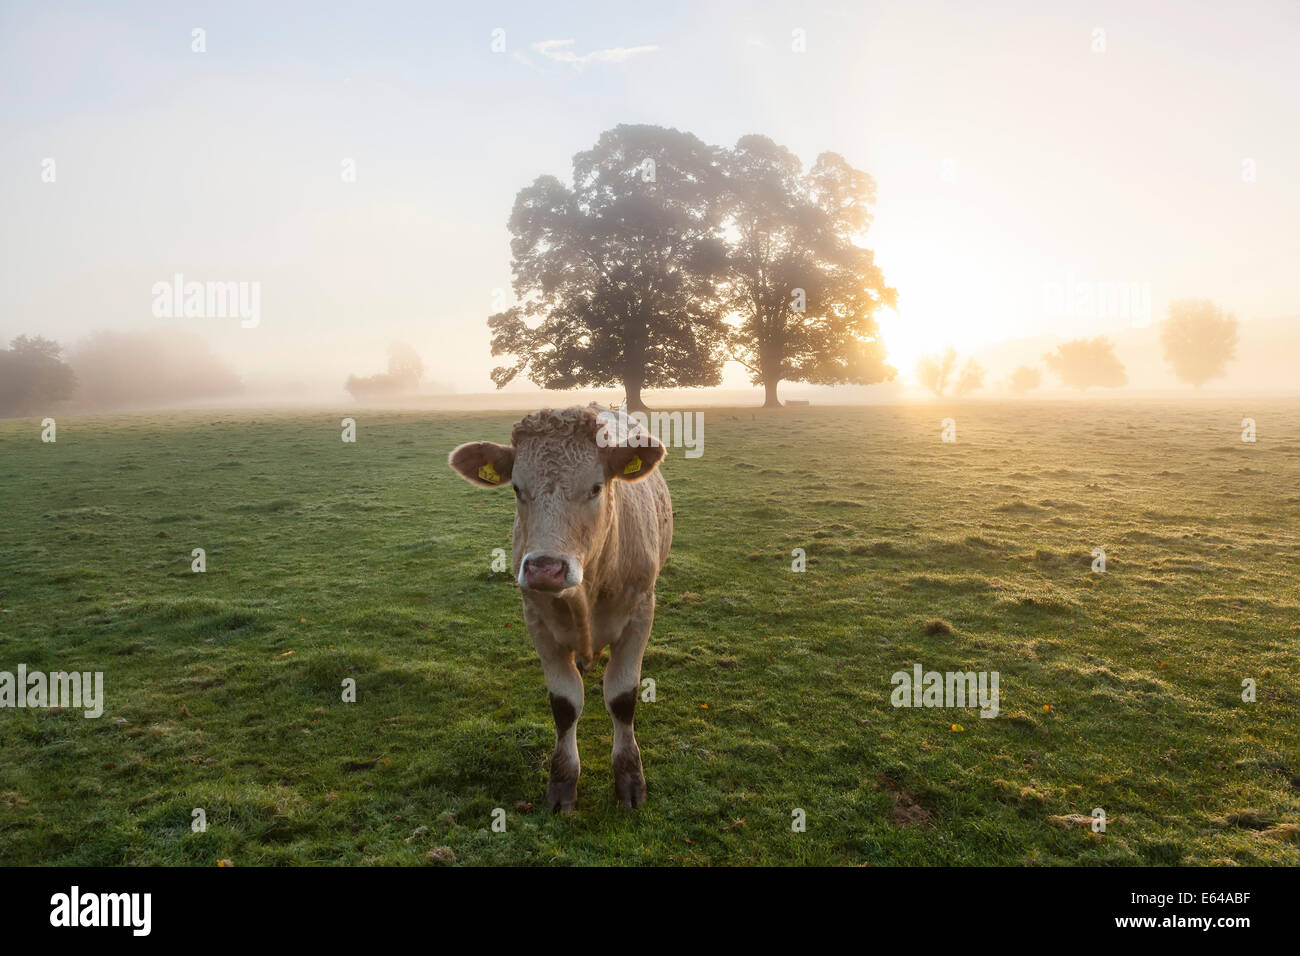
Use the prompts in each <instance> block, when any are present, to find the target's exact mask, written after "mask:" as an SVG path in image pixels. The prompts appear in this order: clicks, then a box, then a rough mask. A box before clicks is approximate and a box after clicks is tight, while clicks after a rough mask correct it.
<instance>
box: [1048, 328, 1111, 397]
mask: <svg viewBox="0 0 1300 956" xmlns="http://www.w3.org/2000/svg"><path fill="white" fill-rule="evenodd" d="M1043 361H1044V362H1046V363H1047V367H1048V368H1049V369H1051V370H1052V372H1053V373H1054V374H1056V375H1057V376H1058V377H1059V378H1060V379H1061V381H1062V382H1063V383H1064V384H1066V385H1069V386H1070V387H1071V388H1077V389H1081V390H1082V389H1086V388H1091V387H1092V386H1094V385H1100V386H1102V387H1104V388H1117V387H1118V386H1120V385H1126V384H1128V373H1126V372H1125V371H1124V365H1123V363H1122V362H1120V360H1119V358H1118V357H1117V356H1116V355H1115V344H1114V343H1113V342H1111V340H1110V339H1108V338H1106V337H1105V336H1104V335H1100V336H1098V337H1097V338H1095V339H1073V340H1071V341H1069V342H1064V343H1062V344H1061V345H1059V346H1057V349H1056V351H1055V352H1049V353H1047V354H1046V355H1044V356H1043Z"/></svg>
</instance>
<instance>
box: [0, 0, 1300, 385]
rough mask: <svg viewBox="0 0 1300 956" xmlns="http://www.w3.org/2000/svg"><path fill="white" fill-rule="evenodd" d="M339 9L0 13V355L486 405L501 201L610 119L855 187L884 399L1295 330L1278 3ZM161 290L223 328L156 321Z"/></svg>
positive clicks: (1032, 0)
mask: <svg viewBox="0 0 1300 956" xmlns="http://www.w3.org/2000/svg"><path fill="white" fill-rule="evenodd" d="M349 6H352V7H353V8H352V9H348V10H345V9H343V8H342V5H339V6H338V8H337V9H335V8H334V7H333V5H331V4H321V3H301V4H295V3H281V4H265V3H222V4H186V3H156V4H145V3H119V4H113V5H107V4H63V3H58V2H41V3H23V2H4V3H3V4H0V130H2V131H3V135H0V208H3V213H4V214H3V216H0V336H3V337H4V338H5V339H6V340H7V339H9V338H10V337H12V336H14V335H17V334H20V333H41V334H45V335H49V336H52V337H55V338H57V339H59V340H60V341H62V342H64V343H66V344H71V343H72V342H75V341H76V340H77V339H78V338H79V337H81V336H84V335H86V334H87V333H89V332H91V331H93V330H97V329H145V328H156V327H158V326H160V325H169V324H171V325H176V326H178V327H183V328H185V329H187V330H191V331H197V332H199V333H200V334H202V335H203V336H204V337H205V338H207V339H208V340H209V341H210V342H211V343H212V344H213V346H214V348H216V349H217V350H218V352H219V353H220V354H221V355H223V356H225V357H226V358H228V359H229V360H230V362H231V363H232V364H233V365H234V366H235V367H236V368H237V369H238V370H239V371H240V372H241V373H243V374H244V375H245V376H246V378H247V379H248V380H249V381H250V382H251V383H255V384H256V383H269V382H273V381H295V382H306V383H311V384H312V385H313V386H316V385H319V387H322V388H330V389H334V390H338V389H339V388H340V387H341V385H342V382H343V379H344V378H345V377H346V376H347V375H348V374H349V373H353V372H355V373H359V374H368V373H373V372H376V371H381V370H382V369H383V367H384V364H385V361H386V354H387V349H388V346H389V344H390V343H391V342H392V341H394V340H401V341H405V342H409V343H410V344H411V345H412V346H413V347H414V348H415V349H416V350H417V351H418V352H419V353H420V354H421V356H422V357H423V359H424V362H425V365H426V368H427V371H428V376H429V377H430V378H431V379H433V380H435V381H437V382H439V383H442V384H444V385H448V386H451V387H453V388H455V389H456V390H457V391H460V392H483V391H490V390H491V389H492V385H491V382H490V380H489V379H488V373H489V372H490V370H491V369H492V367H493V366H494V365H495V364H497V362H496V360H494V359H493V358H492V357H491V355H490V353H489V348H488V342H489V334H488V329H487V325H486V318H487V316H488V315H489V314H490V313H491V312H492V311H494V310H495V308H497V307H499V303H500V301H501V296H502V295H503V294H506V295H507V296H508V290H509V286H510V278H511V276H510V254H509V241H510V236H509V232H508V230H507V228H506V223H507V219H508V217H509V214H510V209H511V205H512V203H513V201H514V197H515V194H516V192H517V191H518V190H519V189H520V188H521V187H523V186H525V185H527V184H529V183H530V182H531V181H532V180H533V179H535V178H536V177H537V176H539V175H543V174H552V175H556V176H559V177H561V178H562V179H566V180H567V178H568V175H569V171H570V163H571V160H572V157H573V154H574V153H576V152H579V151H581V150H584V149H587V148H590V146H592V145H593V144H594V142H595V141H596V139H597V137H598V136H599V134H600V133H601V132H602V131H603V130H605V129H608V128H610V127H612V126H615V125H617V124H619V123H654V124H659V125H664V126H670V127H675V128H678V129H682V130H687V131H690V132H692V133H694V134H696V135H697V136H699V137H700V138H701V139H703V140H705V141H707V142H711V143H716V144H720V145H731V144H734V143H735V141H736V140H737V139H738V138H739V137H741V136H742V135H745V134H749V133H761V134H764V135H767V136H769V137H771V138H772V139H774V140H776V141H777V142H778V143H781V144H782V145H785V146H787V147H788V148H790V149H791V150H793V151H794V152H795V153H796V154H798V155H799V156H800V157H801V158H802V159H803V160H804V161H805V162H806V163H809V164H810V163H811V162H812V161H813V160H814V159H815V158H816V156H817V155H818V154H819V153H820V152H822V151H826V150H830V151H835V152H838V153H840V154H842V155H843V156H844V157H845V158H846V159H848V160H849V162H851V163H852V164H854V165H855V166H857V167H859V168H861V169H864V170H866V171H867V172H869V173H870V174H871V175H872V176H874V177H875V179H876V182H877V186H878V204H877V207H876V211H875V221H874V224H873V226H872V228H871V231H870V232H869V234H868V244H869V245H870V246H871V247H872V248H873V249H875V250H876V257H877V261H878V262H879V263H880V265H881V267H882V268H883V270H884V273H885V277H886V280H887V281H888V282H889V283H890V284H891V285H893V286H894V287H895V288H897V289H898V292H899V304H898V308H897V310H896V311H895V312H889V313H885V314H884V315H882V317H881V329H882V334H883V336H884V340H885V344H886V346H887V349H888V351H889V355H890V361H891V362H892V363H893V364H894V365H895V366H897V367H898V368H899V369H900V371H901V372H902V373H903V377H904V379H905V380H907V379H910V378H911V377H912V368H913V366H914V364H915V361H916V359H917V358H918V357H919V356H920V355H922V354H924V353H928V352H933V351H936V350H937V349H939V348H940V347H942V346H945V345H949V344H951V345H954V346H956V347H957V348H958V349H960V350H974V349H979V348H986V347H988V346H991V345H994V344H996V343H998V342H1001V341H1003V340H1007V339H1022V338H1035V337H1040V336H1048V335H1062V336H1073V335H1080V334H1089V335H1093V334H1100V333H1105V332H1111V331H1116V332H1118V331H1121V330H1124V329H1128V328H1131V327H1133V326H1134V325H1140V324H1143V323H1146V322H1158V321H1159V320H1160V319H1161V318H1162V317H1163V314H1164V311H1165V309H1166V307H1167V305H1168V303H1169V301H1170V300H1172V299H1178V298H1187V297H1208V298H1212V299H1214V300H1215V301H1217V302H1219V303H1220V304H1222V305H1223V306H1224V307H1226V308H1227V309H1229V310H1230V311H1232V312H1233V313H1234V314H1236V315H1237V316H1238V318H1240V319H1243V320H1246V321H1250V320H1256V319H1279V318H1283V317H1289V316H1300V283H1297V281H1296V265H1295V263H1296V259H1297V252H1298V251H1300V249H1298V248H1297V247H1298V245H1300V243H1298V242H1297V238H1296V236H1297V229H1296V226H1295V224H1296V222H1297V221H1300V181H1298V177H1297V170H1300V122H1297V120H1298V119H1300V115H1298V114H1300V108H1298V107H1297V98H1296V90H1298V89H1300V56H1297V55H1296V53H1295V51H1296V49H1297V40H1300V5H1297V4H1295V3H1294V0H1290V2H1252V3H1245V4H1234V5H1232V6H1231V7H1228V6H1224V5H1223V4H1215V3H1202V2H1182V3H1177V4H1174V3H1162V2H1135V0H1127V2H1088V3H1084V2H1068V0H1067V2H1059V3H1044V2H1041V0H1024V2H1019V0H1010V2H1000V3H998V4H996V5H982V4H972V3H964V2H936V0H917V2H888V3H885V2H882V3H814V2H803V3H794V2H786V3H728V2H719V3H701V2H693V3H692V2H683V3H678V2H656V3H653V4H617V5H610V4H608V3H605V4H601V3H591V4H578V3H550V4H545V5H540V4H492V3H477V4H473V5H470V4H463V3H458V4H437V3H433V4H431V3H411V4H390V3H382V2H375V3H367V4H363V5H349ZM543 6H544V7H545V9H543ZM984 7H987V9H982V8H984ZM196 29H198V30H202V31H203V33H202V39H203V45H204V47H205V49H204V50H203V52H196V51H195V50H194V49H193V45H194V43H195V33H194V31H195V30H196ZM497 31H502V32H497ZM795 31H802V33H801V34H797V33H796V32H795ZM800 36H802V38H803V43H804V49H802V50H797V49H796V48H795V47H796V46H797V45H798V43H797V39H798V38H799V37H800ZM494 46H495V47H497V48H498V49H495V50H494ZM502 47H503V48H502ZM49 160H53V166H52V169H53V181H52V182H51V181H46V179H47V178H48V172H47V170H49V169H50V168H51V167H50V166H49V163H48V161H49ZM349 162H350V163H351V166H350V167H345V164H347V163H349ZM345 168H350V169H352V170H354V171H355V177H354V181H347V178H346V177H345V175H344V171H345ZM177 273H180V274H182V275H183V276H185V278H186V279H187V280H198V281H239V282H248V283H258V285H259V289H260V320H259V322H258V324H257V326H256V327H255V328H244V327H242V324H241V322H240V321H239V319H238V318H222V317H205V318H184V317H164V318H161V319H160V318H159V317H158V316H157V315H155V314H154V310H153V304H154V298H155V295H154V286H155V284H156V283H159V282H170V281H171V280H172V277H173V276H174V275H176V274H177ZM1103 287H1104V288H1107V289H1110V290H1117V289H1120V288H1122V289H1124V290H1126V291H1127V292H1129V293H1131V295H1130V298H1129V301H1128V302H1127V303H1123V304H1121V305H1120V307H1118V308H1116V309H1113V310H1111V312H1112V314H1103V315H1098V314H1097V312H1098V310H1097V309H1094V308H1092V307H1091V306H1090V305H1089V297H1090V294H1091V293H1092V292H1095V291H1097V290H1100V289H1102V288H1103ZM1125 305H1126V306H1127V307H1125ZM1102 311H1105V310H1102ZM745 382H746V380H745V377H744V375H743V373H741V371H740V370H739V369H736V368H733V369H730V370H729V372H728V375H727V378H726V381H725V384H728V385H744V384H745ZM512 387H519V388H522V389H527V388H528V387H529V386H527V385H526V384H521V385H520V386H512ZM340 394H341V392H340Z"/></svg>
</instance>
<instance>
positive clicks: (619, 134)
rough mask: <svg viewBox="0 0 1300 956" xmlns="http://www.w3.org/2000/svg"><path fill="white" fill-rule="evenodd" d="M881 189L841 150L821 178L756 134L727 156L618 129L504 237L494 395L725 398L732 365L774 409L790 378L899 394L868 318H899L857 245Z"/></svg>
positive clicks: (520, 210)
mask: <svg viewBox="0 0 1300 956" xmlns="http://www.w3.org/2000/svg"><path fill="white" fill-rule="evenodd" d="M875 198H876V186H875V182H874V181H873V180H872V178H871V177H870V176H869V175H867V174H866V173H865V172H862V171H861V170H858V169H855V168H853V167H852V166H851V165H849V163H847V162H846V161H845V160H844V158H843V157H841V156H839V155H838V154H836V153H829V152H828V153H822V154H821V155H820V156H818V157H817V159H816V161H815V162H814V163H813V164H812V166H811V168H809V169H804V167H803V164H802V163H801V162H800V160H799V158H798V157H797V156H795V155H794V154H793V153H791V152H790V151H789V150H787V149H785V148H784V147H781V146H779V145H777V144H776V143H774V142H773V141H772V140H770V139H768V138H766V137H763V136H745V137H742V138H741V139H740V141H739V142H738V143H737V144H736V145H735V146H734V147H733V148H730V149H728V148H723V147H717V146H711V145H708V144H706V143H704V142H702V141H700V140H699V139H698V138H696V137H695V136H693V135H691V134H689V133H683V132H679V131H677V130H674V129H665V128H663V127H659V126H626V125H625V126H618V127H616V128H614V129H612V130H608V131H607V132H605V133H603V134H602V135H601V136H600V138H599V140H598V141H597V143H596V145H595V146H594V147H593V148H592V149H590V150H588V151H586V152H582V153H579V154H577V155H576V156H575V157H574V159H573V173H572V184H571V185H569V184H565V183H563V182H561V181H560V180H558V179H556V178H555V177H553V176H541V177H539V178H538V179H537V180H536V181H534V182H533V184H532V185H530V186H527V187H525V188H524V189H522V190H520V192H519V194H518V195H517V196H516V198H515V204H514V210H513V212H512V213H511V216H510V222H509V228H510V232H511V235H512V237H513V238H512V240H511V253H512V268H513V275H514V292H515V299H516V302H517V304H516V305H514V306H512V307H511V308H508V309H505V310H504V311H501V312H498V313H496V314H494V315H492V316H491V317H490V318H489V319H488V325H489V328H490V329H491V331H492V354H493V355H494V356H499V357H505V358H506V359H507V361H506V363H505V364H503V365H501V366H499V367H497V368H496V369H494V370H493V372H492V379H493V381H494V382H495V383H496V385H497V387H498V388H503V387H504V386H505V385H506V384H508V383H509V382H511V381H513V380H514V379H515V378H516V377H517V376H519V375H524V376H526V377H527V378H529V379H531V380H532V381H533V382H534V383H536V384H537V385H540V386H542V387H543V388H555V389H571V388H583V387H588V388H590V387H607V386H612V385H621V386H622V387H623V389H624V390H625V393H626V396H627V404H628V407H629V408H630V409H633V410H639V409H644V408H645V403H644V400H643V398H642V392H643V390H645V389H650V388H682V387H707V386H714V385H717V384H719V382H720V381H721V378H722V368H723V365H724V363H725V362H726V361H727V360H734V361H736V362H738V363H740V364H741V365H743V366H744V367H745V368H746V369H748V370H749V374H750V378H751V380H752V381H753V382H754V383H755V384H757V385H761V386H763V389H764V393H765V403H764V404H765V405H767V406H776V405H779V404H780V403H779V401H778V399H777V387H778V385H779V384H780V383H781V382H783V381H796V382H809V383H815V384H837V383H856V384H871V383H875V382H882V381H886V380H889V379H892V378H893V377H894V375H895V374H896V372H895V370H894V369H893V368H891V367H890V366H889V365H887V364H886V363H885V351H884V347H883V345H882V344H881V342H880V339H879V331H878V328H877V325H876V314H877V312H878V311H879V310H880V309H881V308H882V307H885V306H891V305H893V304H894V303H895V300H896V293H895V291H894V290H893V289H892V288H890V287H889V286H887V285H886V283H885V280H884V276H883V275H882V273H881V271H880V269H879V267H877V265H876V263H875V258H874V255H873V253H872V252H871V250H870V249H868V248H866V247H865V246H864V245H863V244H862V240H863V238H864V236H865V233H866V231H867V229H868V227H869V226H870V224H871V205H872V203H873V202H874V201H875Z"/></svg>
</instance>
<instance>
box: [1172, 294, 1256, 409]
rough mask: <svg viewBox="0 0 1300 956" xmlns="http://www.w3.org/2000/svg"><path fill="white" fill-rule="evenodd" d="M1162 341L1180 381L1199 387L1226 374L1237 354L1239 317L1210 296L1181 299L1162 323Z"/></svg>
mask: <svg viewBox="0 0 1300 956" xmlns="http://www.w3.org/2000/svg"><path fill="white" fill-rule="evenodd" d="M1160 344H1161V345H1162V346H1163V347H1164V352H1165V361H1166V362H1168V363H1169V364H1170V365H1172V366H1173V369H1174V374H1175V375H1176V376H1178V380H1179V381H1180V382H1186V383H1188V384H1189V385H1195V386H1196V387H1197V388H1200V387H1201V386H1202V385H1204V384H1205V383H1206V382H1208V381H1210V380H1211V379H1215V378H1222V377H1223V376H1224V375H1226V374H1227V370H1228V363H1229V362H1231V361H1232V360H1233V359H1234V358H1235V357H1236V354H1237V320H1236V319H1235V318H1234V317H1233V316H1232V315H1230V314H1228V313H1227V312H1225V311H1224V310H1223V309H1221V308H1219V306H1217V305H1215V304H1214V303H1213V302H1211V301H1210V300H1209V299H1182V300H1180V301H1177V302H1173V303H1171V304H1170V306H1169V318H1168V319H1166V320H1165V321H1164V322H1162V323H1161V324H1160Z"/></svg>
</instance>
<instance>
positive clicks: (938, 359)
mask: <svg viewBox="0 0 1300 956" xmlns="http://www.w3.org/2000/svg"><path fill="white" fill-rule="evenodd" d="M1160 344H1161V349H1162V351H1163V354H1164V358H1165V361H1166V362H1167V363H1168V364H1169V366H1170V367H1171V369H1172V370H1173V372H1174V375H1175V377H1176V378H1177V379H1178V380H1179V381H1180V382H1185V383H1187V384H1189V385H1194V386H1196V387H1197V388H1199V387H1200V386H1202V385H1204V384H1205V383H1206V382H1208V381H1211V380H1212V379H1216V378H1222V377H1223V376H1224V375H1226V374H1227V370H1228V363H1229V362H1231V361H1232V360H1233V359H1234V358H1235V357H1236V352H1237V320H1236V318H1234V317H1233V316H1232V315H1230V314H1228V313H1227V312H1225V311H1224V310H1223V309H1222V308H1220V307H1219V306H1217V305H1215V304H1214V303H1213V302H1211V301H1209V300H1208V299H1182V300H1179V301H1176V302H1173V303H1171V304H1170V306H1169V317H1168V318H1167V319H1166V320H1165V321H1164V322H1162V323H1160ZM1043 363H1044V364H1045V365H1046V367H1047V368H1048V370H1050V371H1051V372H1052V373H1053V374H1054V375H1056V377H1057V378H1059V379H1060V380H1061V384H1063V385H1066V386H1068V387H1070V388H1077V389H1079V390H1081V391H1082V390H1086V389H1089V388H1119V387H1121V386H1124V385H1127V384H1128V373H1127V372H1126V371H1125V370H1124V363H1123V362H1121V361H1120V360H1119V356H1117V355H1116V354H1115V343H1114V342H1112V341H1111V340H1110V339H1108V338H1106V337H1105V336H1097V337H1095V338H1091V339H1088V338H1080V339H1072V340H1070V341H1068V342H1062V343H1061V344H1060V345H1058V346H1057V347H1056V349H1054V350H1053V351H1051V352H1049V353H1047V354H1046V355H1044V356H1043ZM916 377H917V380H918V381H919V382H920V383H921V384H922V385H924V386H925V387H926V388H928V389H929V390H930V391H931V392H933V393H934V394H935V396H937V397H942V396H944V395H947V394H951V395H953V396H956V397H959V396H962V395H966V394H969V393H970V392H973V391H976V390H978V389H979V388H981V387H983V385H984V369H983V368H982V367H981V366H980V365H979V363H978V362H976V361H975V360H974V359H968V360H967V361H966V364H965V365H964V366H962V369H961V371H960V373H959V372H958V371H957V352H956V350H955V349H953V348H948V349H947V350H945V351H944V352H941V353H938V354H935V355H926V356H923V357H922V358H921V359H920V360H919V361H918V362H917V364H916ZM1042 381H1043V373H1042V370H1041V369H1038V368H1035V367H1034V366H1032V365H1021V366H1018V367H1017V368H1016V369H1015V371H1013V372H1012V373H1011V374H1010V375H1009V376H1008V377H1007V380H1006V382H1005V385H1006V387H1007V389H1008V390H1009V391H1010V392H1011V393H1012V394H1015V395H1024V394H1027V393H1028V392H1031V391H1033V390H1034V389H1036V388H1038V387H1039V386H1040V385H1041V384H1042Z"/></svg>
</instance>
